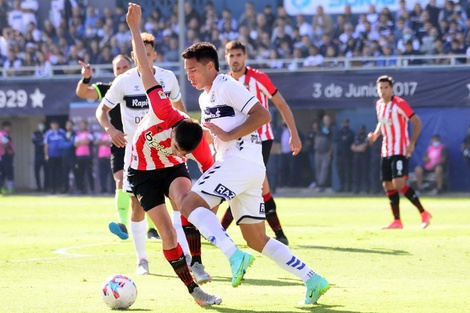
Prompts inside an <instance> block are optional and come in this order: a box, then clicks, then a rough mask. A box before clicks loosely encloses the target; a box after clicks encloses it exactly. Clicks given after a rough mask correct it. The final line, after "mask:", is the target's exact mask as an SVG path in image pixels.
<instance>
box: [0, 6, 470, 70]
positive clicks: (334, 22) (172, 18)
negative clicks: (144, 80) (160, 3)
mask: <svg viewBox="0 0 470 313" xmlns="http://www.w3.org/2000/svg"><path fill="white" fill-rule="evenodd" d="M408 1H412V0H408ZM87 3H88V5H83V1H81V0H52V1H51V10H50V12H49V18H48V19H46V20H39V18H38V16H37V15H38V14H37V11H38V7H39V4H38V1H37V0H22V1H19V0H14V1H13V0H0V29H1V36H0V66H2V67H3V68H5V69H7V72H6V73H7V75H11V76H14V75H28V76H30V75H35V76H38V77H44V76H49V75H50V74H51V72H52V71H53V72H54V74H61V73H65V74H75V73H77V74H78V73H80V69H79V68H76V69H67V68H66V67H58V68H57V67H53V65H77V61H78V60H83V61H84V62H86V63H91V64H110V63H111V60H112V59H113V57H114V56H115V55H117V54H120V53H122V54H126V55H129V53H130V50H131V34H130V32H129V30H128V28H127V24H126V21H125V15H126V8H124V7H120V6H118V7H117V8H115V9H112V8H104V9H103V10H101V11H100V10H98V9H97V8H96V7H95V6H93V3H92V2H91V1H89V2H87ZM435 3H436V1H435V0H429V1H428V3H427V4H426V5H421V4H419V3H416V4H415V5H414V8H413V9H412V10H408V9H407V6H406V1H405V0H401V1H400V9H399V10H398V11H395V12H391V11H390V10H389V9H388V8H387V7H384V8H381V9H380V10H377V9H376V7H375V6H374V5H370V6H369V11H368V12H367V13H364V14H357V13H355V12H352V11H351V8H350V7H349V6H348V5H346V6H345V7H344V12H343V13H342V14H336V15H329V14H325V13H324V10H323V8H322V7H321V6H318V7H317V10H316V14H315V15H313V16H304V15H297V16H289V15H288V14H287V12H286V10H285V8H284V7H283V6H282V5H281V6H278V7H272V6H270V5H266V6H264V8H263V10H256V7H255V5H254V2H252V1H247V2H246V3H245V10H244V12H243V13H242V14H241V15H240V16H233V14H232V12H231V11H230V10H229V9H224V10H223V11H222V12H221V13H219V12H217V11H216V10H215V8H214V4H213V3H212V2H211V1H207V2H206V3H205V5H204V6H203V7H198V8H195V7H193V5H192V3H191V2H189V1H187V2H185V4H184V11H185V21H184V22H185V25H186V30H185V38H186V40H185V45H186V46H189V45H190V44H192V43H194V42H196V41H210V42H212V43H213V44H214V45H215V46H216V47H218V48H219V49H220V51H221V53H220V56H221V58H223V55H224V53H223V48H224V45H225V43H226V42H227V41H230V40H233V39H238V40H240V41H242V42H244V43H245V44H246V45H247V46H248V47H249V57H250V59H253V60H257V62H259V66H261V67H264V68H287V69H289V70H296V69H298V68H301V67H337V66H342V64H341V62H338V59H336V60H335V58H337V57H366V58H367V59H368V60H367V61H362V60H357V61H356V62H355V63H354V66H359V67H370V66H377V67H379V66H393V65H394V64H395V63H396V59H394V58H393V57H394V56H418V55H425V56H442V55H450V54H459V55H465V54H466V57H462V58H459V59H458V63H462V64H463V63H470V49H469V46H470V32H469V30H470V18H469V16H470V14H469V13H470V12H469V6H468V2H467V0H460V1H457V0H455V1H452V0H446V1H445V4H444V6H443V7H437V6H436V4H435ZM177 12H178V8H177V4H176V3H175V5H174V6H173V10H172V11H171V12H166V14H163V13H162V12H161V11H160V10H159V8H158V7H156V8H153V9H151V10H145V11H144V16H145V18H144V19H143V25H142V29H144V30H145V31H147V32H149V33H152V34H153V35H154V36H155V38H156V41H157V43H156V48H157V51H158V60H157V61H160V62H162V61H164V62H178V61H179V60H180V55H179V52H178V34H179V23H178V14H177ZM373 57H380V59H374V58H373ZM382 57H383V58H382ZM371 58H372V60H371ZM409 62H410V64H422V63H431V64H436V63H438V64H447V63H448V62H450V61H449V59H446V58H438V59H430V60H428V59H423V58H416V59H414V58H411V59H410V60H409ZM21 67H28V68H30V70H26V71H19V70H18V68H21Z"/></svg>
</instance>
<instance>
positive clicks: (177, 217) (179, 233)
mask: <svg viewBox="0 0 470 313" xmlns="http://www.w3.org/2000/svg"><path fill="white" fill-rule="evenodd" d="M173 227H175V230H176V237H177V240H178V242H179V244H180V246H181V249H183V253H184V255H188V254H189V255H190V252H189V246H188V240H186V234H185V233H184V230H183V225H182V224H181V213H180V212H179V211H173Z"/></svg>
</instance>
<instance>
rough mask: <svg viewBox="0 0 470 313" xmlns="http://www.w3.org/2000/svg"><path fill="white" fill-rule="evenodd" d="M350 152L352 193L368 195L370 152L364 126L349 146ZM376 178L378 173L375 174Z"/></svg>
mask: <svg viewBox="0 0 470 313" xmlns="http://www.w3.org/2000/svg"><path fill="white" fill-rule="evenodd" d="M350 148H351V151H352V166H353V173H352V175H353V176H352V177H353V185H352V192H353V193H359V192H360V191H361V190H365V192H366V193H369V192H370V191H371V190H370V180H369V175H370V168H371V167H370V151H369V139H367V133H366V126H365V125H362V126H361V127H359V130H358V132H357V135H356V136H355V138H354V141H353V142H352V144H351V147H350ZM376 174H377V176H378V173H376Z"/></svg>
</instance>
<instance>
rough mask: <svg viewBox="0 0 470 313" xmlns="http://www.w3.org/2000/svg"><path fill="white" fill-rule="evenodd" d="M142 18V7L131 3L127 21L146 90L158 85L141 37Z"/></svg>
mask: <svg viewBox="0 0 470 313" xmlns="http://www.w3.org/2000/svg"><path fill="white" fill-rule="evenodd" d="M141 17H142V10H141V8H140V5H138V4H135V3H132V2H129V6H128V8H127V15H126V21H127V25H129V29H130V30H131V34H132V47H133V51H134V53H135V56H136V59H137V67H138V69H139V73H140V75H141V78H142V84H143V85H144V88H145V90H149V89H150V88H151V87H153V86H155V85H158V82H157V80H156V79H155V77H154V76H153V71H152V68H151V67H150V65H149V63H148V61H147V55H146V52H145V46H144V42H143V40H142V36H141V35H140V29H139V21H140V18H141Z"/></svg>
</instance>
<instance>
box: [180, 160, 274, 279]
mask: <svg viewBox="0 0 470 313" xmlns="http://www.w3.org/2000/svg"><path fill="white" fill-rule="evenodd" d="M231 163H232V164H231ZM240 170H241V171H246V173H245V172H243V173H240ZM237 171H238V175H229V173H235V172H237ZM258 171H259V172H260V173H261V174H260V175H264V173H265V169H264V167H259V169H258ZM208 173H210V174H208ZM248 173H250V169H248V168H246V167H242V168H241V169H240V166H239V165H238V163H237V162H230V161H229V162H226V161H225V162H224V163H221V162H216V163H215V164H214V165H213V166H212V167H211V168H210V169H209V170H207V171H206V172H205V173H204V174H202V176H201V177H200V178H199V180H198V182H196V183H195V184H194V185H193V187H192V191H191V192H190V193H189V194H188V195H187V196H186V197H184V199H183V200H182V204H181V205H180V206H179V208H180V212H181V214H182V215H183V216H185V217H186V218H187V219H188V220H189V221H190V222H191V223H192V224H193V225H195V226H196V227H197V228H198V229H199V231H200V233H201V234H202V235H203V236H204V237H205V238H206V239H208V240H209V241H210V242H212V243H213V244H215V245H216V246H217V247H218V248H219V249H220V250H222V252H223V253H224V254H225V256H226V257H227V259H229V261H230V265H231V268H232V276H233V278H232V286H233V287H237V286H238V285H239V284H240V282H241V280H242V278H243V275H244V274H245V272H246V269H247V268H248V266H249V265H250V264H251V263H252V262H253V259H254V258H253V256H251V255H250V254H248V253H246V252H243V251H241V250H239V249H238V247H237V246H236V245H235V243H234V242H233V240H232V239H231V238H230V236H229V235H228V234H227V233H226V232H225V229H224V228H223V227H222V225H221V224H220V221H219V220H218V218H217V216H216V215H215V214H214V212H213V211H211V209H212V208H215V207H217V206H218V205H219V204H220V203H221V202H222V200H224V199H225V200H229V199H231V198H232V197H233V196H234V195H235V194H238V193H237V192H238V190H239V189H240V188H245V185H244V182H245V181H244V178H245V177H249V176H250V175H249V174H248ZM244 174H246V175H244ZM250 174H253V173H250ZM262 177H263V176H262ZM241 178H243V179H241ZM201 181H204V184H200V183H199V182H201ZM234 184H235V185H234ZM259 185H261V182H260V184H259ZM218 186H219V187H218ZM220 186H230V188H228V187H220ZM232 186H233V188H232ZM241 190H243V189H241Z"/></svg>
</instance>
